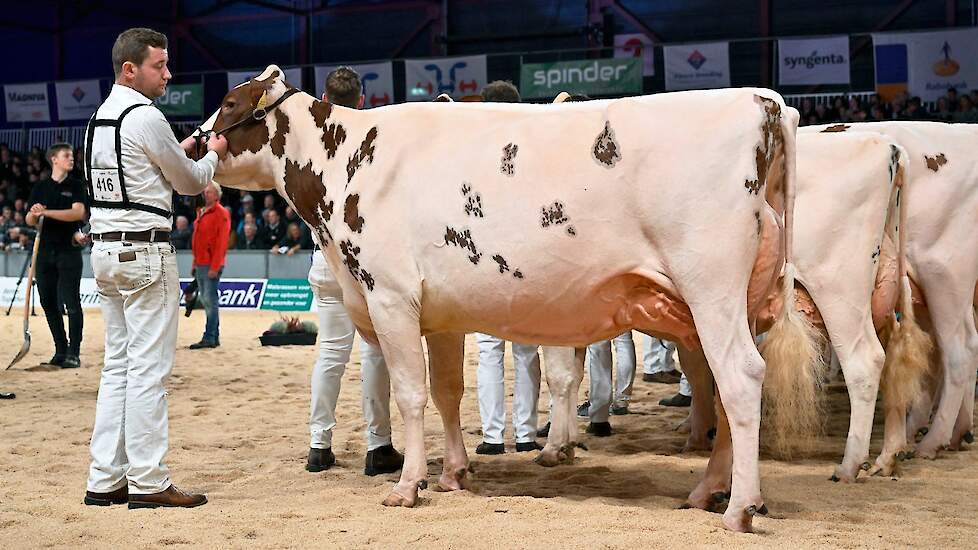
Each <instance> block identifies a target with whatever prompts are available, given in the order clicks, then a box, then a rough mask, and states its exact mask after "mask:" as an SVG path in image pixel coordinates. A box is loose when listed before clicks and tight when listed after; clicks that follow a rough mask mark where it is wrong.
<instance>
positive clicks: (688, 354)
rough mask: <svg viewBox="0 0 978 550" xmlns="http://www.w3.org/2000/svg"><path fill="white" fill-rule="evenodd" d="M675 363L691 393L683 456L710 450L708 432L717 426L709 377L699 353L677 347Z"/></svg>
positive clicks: (704, 359) (707, 367) (710, 378)
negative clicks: (677, 352) (678, 363)
mask: <svg viewBox="0 0 978 550" xmlns="http://www.w3.org/2000/svg"><path fill="white" fill-rule="evenodd" d="M679 362H680V363H681V364H682V366H683V374H685V375H686V378H687V380H689V387H690V389H692V390H693V403H692V407H690V410H689V436H688V437H687V438H686V446H685V447H683V452H690V451H708V450H710V437H709V435H710V431H711V430H713V429H714V428H715V427H716V425H717V415H716V412H715V409H714V406H713V376H712V375H710V365H708V364H707V362H706V356H705V355H703V350H702V349H697V350H695V351H691V350H688V349H686V348H684V347H683V346H679Z"/></svg>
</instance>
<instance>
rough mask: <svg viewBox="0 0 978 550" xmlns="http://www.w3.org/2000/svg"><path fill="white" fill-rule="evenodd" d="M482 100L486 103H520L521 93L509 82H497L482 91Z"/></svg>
mask: <svg viewBox="0 0 978 550" xmlns="http://www.w3.org/2000/svg"><path fill="white" fill-rule="evenodd" d="M482 99H483V100H485V102H486V103H519V102H520V91H519V90H517V89H516V86H513V83H512V82H510V81H508V80H496V81H494V82H490V83H489V84H486V87H485V88H483V89H482Z"/></svg>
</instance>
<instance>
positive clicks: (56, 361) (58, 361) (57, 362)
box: [43, 353, 65, 367]
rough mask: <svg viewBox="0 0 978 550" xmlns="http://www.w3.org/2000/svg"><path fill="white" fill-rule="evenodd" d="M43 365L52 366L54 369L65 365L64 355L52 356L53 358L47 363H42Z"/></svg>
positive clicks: (56, 354)
mask: <svg viewBox="0 0 978 550" xmlns="http://www.w3.org/2000/svg"><path fill="white" fill-rule="evenodd" d="M43 364H45V365H53V366H55V367H60V366H61V365H64V364H65V354H64V353H55V354H54V357H52V358H51V360H50V361H48V362H47V363H43Z"/></svg>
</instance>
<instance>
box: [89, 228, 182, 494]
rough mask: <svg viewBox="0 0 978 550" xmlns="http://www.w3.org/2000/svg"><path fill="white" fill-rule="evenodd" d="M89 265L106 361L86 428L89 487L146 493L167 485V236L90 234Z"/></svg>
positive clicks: (171, 334) (173, 327)
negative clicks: (135, 238) (150, 239)
mask: <svg viewBox="0 0 978 550" xmlns="http://www.w3.org/2000/svg"><path fill="white" fill-rule="evenodd" d="M91 261H92V271H93V272H94V274H95V280H96V282H97V284H98V291H99V295H100V298H101V299H100V302H101V307H102V316H103V318H104V320H105V360H104V364H103V366H102V379H101V381H100V382H99V390H98V401H97V403H96V407H95V428H94V430H93V431H92V443H91V454H92V464H91V468H90V469H89V474H88V490H89V491H93V492H96V493H108V492H111V491H115V490H116V489H119V488H121V487H123V486H125V485H126V484H127V480H128V486H129V493H130V494H152V493H159V492H161V491H164V490H166V489H167V488H168V487H169V486H170V471H169V469H168V468H167V467H166V465H164V464H163V457H164V456H165V455H166V450H167V445H168V430H169V422H168V418H167V403H166V390H165V388H164V387H163V385H164V384H165V383H166V380H167V378H168V377H169V376H170V371H171V370H172V369H173V357H174V355H175V353H176V346H177V319H178V313H179V310H180V279H179V276H178V273H177V260H176V255H175V253H174V251H173V247H172V246H171V245H170V244H169V243H165V244H164V243H122V242H100V241H96V242H95V245H94V247H93V248H92V256H91Z"/></svg>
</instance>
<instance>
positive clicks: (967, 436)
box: [961, 432, 975, 445]
mask: <svg viewBox="0 0 978 550" xmlns="http://www.w3.org/2000/svg"><path fill="white" fill-rule="evenodd" d="M961 439H963V440H964V442H965V443H967V444H968V445H971V444H972V443H974V442H975V434H973V433H971V432H964V435H963V436H962V437H961Z"/></svg>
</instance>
